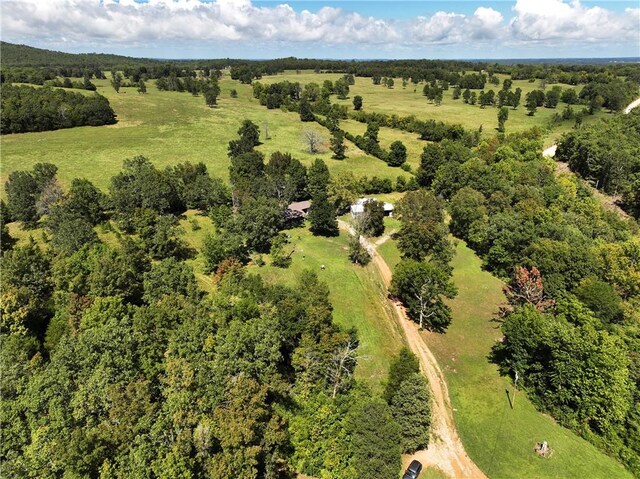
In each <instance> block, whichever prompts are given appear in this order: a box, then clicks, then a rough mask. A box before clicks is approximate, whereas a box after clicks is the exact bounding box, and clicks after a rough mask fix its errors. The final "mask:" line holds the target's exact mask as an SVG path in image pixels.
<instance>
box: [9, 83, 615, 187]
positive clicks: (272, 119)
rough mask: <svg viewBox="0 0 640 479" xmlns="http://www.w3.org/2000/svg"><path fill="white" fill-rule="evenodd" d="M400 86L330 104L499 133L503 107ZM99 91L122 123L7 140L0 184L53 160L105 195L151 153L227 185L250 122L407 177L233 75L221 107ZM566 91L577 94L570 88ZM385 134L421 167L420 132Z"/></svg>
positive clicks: (348, 124)
mask: <svg viewBox="0 0 640 479" xmlns="http://www.w3.org/2000/svg"><path fill="white" fill-rule="evenodd" d="M340 77H341V75H340V74H324V73H323V74H316V73H313V72H306V71H305V72H301V73H300V74H296V73H295V72H285V73H284V74H280V75H274V76H269V77H264V78H263V79H262V80H261V81H262V82H264V83H270V82H275V81H282V80H290V81H298V82H301V83H309V82H312V81H315V82H317V83H320V84H321V83H322V82H323V81H324V80H325V79H329V80H337V79H338V78H340ZM395 82H396V86H395V87H394V88H393V89H388V88H386V87H383V86H380V85H373V83H372V81H371V79H369V78H356V84H355V85H353V86H352V87H351V92H350V96H351V97H350V98H349V99H347V100H338V99H337V98H335V97H334V98H333V99H332V100H333V101H336V102H338V103H342V104H346V105H349V106H350V105H351V102H352V98H353V96H354V95H362V96H363V98H364V109H365V110H366V111H377V112H383V113H387V114H393V113H395V114H398V115H402V116H406V115H415V116H416V117H418V118H420V119H429V118H433V119H435V120H442V121H446V122H452V123H460V124H462V125H463V126H464V127H466V128H469V129H478V128H479V127H480V126H481V125H482V126H483V134H484V135H485V136H491V135H493V134H494V133H495V126H496V124H497V109H496V108H486V109H482V108H480V107H479V106H471V105H466V104H464V103H463V102H462V100H453V99H452V98H451V95H452V93H453V90H452V89H450V90H448V91H446V92H445V97H444V101H443V103H442V105H441V106H435V105H433V104H429V103H428V101H427V100H426V98H425V97H424V96H423V95H422V87H423V85H422V84H419V85H417V86H416V87H415V90H416V91H415V92H414V85H413V84H412V83H410V84H409V85H408V86H407V87H406V88H402V80H401V79H396V80H395ZM95 84H96V86H97V87H98V92H99V93H100V94H102V95H104V96H106V97H107V98H108V99H109V101H110V102H111V105H112V107H113V109H114V111H115V112H116V114H117V115H118V123H117V124H116V125H110V126H102V127H79V128H71V129H67V130H57V131H50V132H40V133H23V134H14V135H4V136H2V138H0V147H1V151H2V163H1V165H0V182H1V183H2V184H4V180H6V177H7V176H8V174H9V173H10V172H11V171H14V170H16V169H27V168H30V167H32V166H33V164H35V163H37V162H42V161H47V162H51V163H55V164H57V165H58V167H59V169H60V170H59V178H60V179H61V181H62V183H63V184H68V183H69V182H70V181H71V179H73V178H75V177H86V178H88V179H89V180H91V181H92V182H94V183H95V184H96V185H97V186H98V187H100V188H102V189H106V188H107V187H108V184H109V180H110V178H111V177H112V176H113V175H114V174H116V173H117V172H118V171H119V170H120V168H121V166H122V161H123V160H124V159H126V158H131V157H133V156H136V155H144V156H147V157H148V158H150V159H151V160H152V161H153V162H154V163H155V164H156V165H158V166H159V167H164V166H168V165H173V164H176V163H178V162H183V161H191V162H199V161H202V162H204V163H205V164H206V165H207V166H208V168H209V170H210V171H211V173H212V174H214V175H216V176H221V177H223V178H226V177H227V174H228V166H229V160H228V158H227V143H228V142H229V140H231V139H233V138H235V137H236V131H237V129H238V127H239V125H240V122H241V121H242V120H243V119H245V118H246V119H250V120H252V121H254V122H255V123H256V124H258V125H259V126H260V128H261V130H262V131H263V133H264V130H265V129H266V128H268V130H269V136H270V139H264V140H263V145H261V146H259V147H258V149H259V150H261V151H262V152H264V153H265V154H266V155H269V154H270V153H272V152H274V151H278V150H280V151H287V152H290V153H292V154H293V155H294V156H295V157H296V158H299V159H300V160H301V161H302V162H303V163H305V164H307V165H308V164H310V163H311V162H312V161H313V159H315V158H316V157H319V158H322V159H324V160H325V161H327V163H328V165H329V168H330V170H331V172H332V173H340V172H343V171H351V172H353V173H354V174H355V175H356V176H373V175H377V176H379V177H382V178H391V179H394V180H395V178H396V177H397V176H398V175H405V176H406V173H404V172H402V171H401V170H399V169H398V168H390V167H388V166H387V165H386V164H384V163H383V162H382V161H380V160H377V159H375V158H373V157H371V156H369V155H367V154H365V153H364V152H362V151H361V150H360V149H359V148H357V147H356V146H355V145H354V144H352V143H350V142H348V141H347V142H346V146H347V159H346V160H344V161H336V160H332V159H331V152H330V151H329V149H328V147H329V138H330V135H329V132H328V131H327V130H326V129H325V128H324V127H322V126H320V125H318V124H315V123H302V122H301V121H300V119H299V116H298V114H297V113H291V112H284V111H281V110H268V109H266V108H265V107H263V106H260V105H259V103H258V101H257V100H255V99H254V98H253V96H252V87H251V86H250V85H242V84H240V83H238V82H236V81H233V80H231V79H230V78H229V77H228V76H225V77H224V78H223V79H222V80H221V82H220V85H221V90H222V92H221V96H220V98H219V105H218V107H217V108H213V109H212V108H208V107H206V105H205V104H204V100H203V98H202V97H193V96H191V95H190V94H188V93H176V92H159V91H158V90H157V89H156V88H155V84H154V82H152V81H150V82H148V85H147V87H148V93H147V94H146V95H140V94H138V93H137V92H136V90H135V89H134V88H122V89H121V90H120V93H119V94H118V93H116V92H115V91H114V90H113V88H112V87H111V86H110V84H109V80H96V81H95ZM518 86H519V87H520V88H522V90H523V93H525V94H526V93H527V92H528V91H531V90H533V89H535V88H538V87H539V85H538V84H537V83H529V82H528V81H524V80H520V81H515V82H514V86H513V88H516V87H518ZM562 86H563V88H569V85H562ZM498 88H499V87H498ZM498 88H494V90H497V89H498ZM231 89H236V90H237V92H238V98H231V96H230V92H231ZM487 89H489V86H487ZM78 91H81V92H84V91H83V90H78ZM84 93H85V94H89V92H84ZM523 102H524V96H523ZM563 107H564V105H563V104H560V105H559V106H558V108H557V109H556V110H551V109H546V108H540V109H539V110H538V112H537V113H536V115H535V116H534V117H529V116H527V114H526V111H525V109H524V107H522V106H521V107H520V108H518V110H515V111H514V110H511V111H510V113H509V117H510V118H509V120H508V121H507V131H508V132H514V131H520V130H523V129H526V128H530V127H532V126H536V125H537V126H540V127H545V126H547V125H548V123H549V119H550V118H551V116H552V115H553V113H554V112H556V111H561V110H562V108H563ZM576 109H578V108H576ZM604 115H607V113H604V112H601V113H599V114H598V115H596V116H595V117H589V118H587V119H586V121H587V122H589V121H593V119H594V118H596V117H601V116H604ZM342 125H343V127H344V128H345V129H346V130H348V131H350V132H352V133H354V134H362V133H364V130H365V128H366V127H365V125H363V124H360V123H357V122H355V121H344V122H342ZM572 125H573V122H572V121H566V122H563V123H562V124H561V125H559V126H557V127H555V128H554V129H553V130H550V131H548V132H547V133H546V137H545V143H551V142H552V140H553V139H555V138H556V137H557V136H559V135H560V133H562V132H564V131H567V130H568V129H570V128H571V126H572ZM308 128H312V129H316V130H317V131H318V132H320V133H321V135H322V136H323V137H324V140H325V142H324V145H323V149H322V152H321V153H318V154H309V153H308V152H307V151H305V146H304V143H303V141H302V133H303V131H304V130H305V129H308ZM379 137H380V142H381V144H382V146H383V147H384V148H388V147H389V145H390V144H391V142H393V141H395V140H401V141H402V142H403V143H404V144H405V146H406V147H407V150H408V163H409V164H410V165H411V166H412V167H413V168H416V167H417V166H418V165H419V157H420V153H421V152H422V149H423V148H424V145H425V142H423V141H421V140H419V139H418V138H417V136H416V135H414V134H411V133H406V132H401V131H397V130H393V129H390V128H382V129H381V130H380V135H379Z"/></svg>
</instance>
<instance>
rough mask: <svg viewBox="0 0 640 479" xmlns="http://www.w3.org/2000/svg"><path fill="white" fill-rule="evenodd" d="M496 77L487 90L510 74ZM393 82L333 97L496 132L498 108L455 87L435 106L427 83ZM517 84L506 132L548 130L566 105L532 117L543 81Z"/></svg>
mask: <svg viewBox="0 0 640 479" xmlns="http://www.w3.org/2000/svg"><path fill="white" fill-rule="evenodd" d="M342 76H343V75H342V74H338V73H322V74H317V73H313V72H307V71H302V72H300V73H299V74H298V73H296V72H295V71H286V72H284V73H281V74H279V75H273V76H268V77H264V78H262V79H261V80H260V81H261V82H263V83H271V82H277V81H283V80H289V81H292V82H300V83H309V82H316V83H318V84H319V85H322V82H323V81H324V80H331V81H335V80H337V79H339V78H341V77H342ZM496 76H497V77H498V78H500V85H498V86H495V85H490V84H489V83H487V85H486V86H485V91H488V90H493V91H495V92H496V93H497V92H498V90H500V89H501V88H502V80H504V79H505V78H508V75H496ZM394 83H395V85H394V87H393V88H391V89H389V88H387V87H386V86H383V85H374V84H373V81H372V80H371V78H363V77H357V78H356V80H355V85H352V86H350V89H349V98H348V99H346V100H339V99H337V97H335V96H334V97H332V101H335V102H337V103H339V104H344V105H348V106H349V107H350V108H352V101H353V100H352V99H353V97H354V96H355V95H360V96H362V98H363V110H365V111H367V112H381V113H386V114H389V115H392V114H397V115H399V116H409V115H415V116H416V117H417V118H418V119H421V120H426V119H434V120H439V121H444V122H448V123H460V124H461V125H462V126H464V127H465V128H468V129H470V130H477V129H478V128H479V127H480V126H482V130H483V136H485V137H490V136H493V135H494V134H495V133H496V132H497V131H496V128H497V126H498V119H497V115H498V109H497V108H495V107H487V108H480V106H479V105H468V104H465V103H464V102H463V101H462V99H458V100H454V99H453V98H452V96H453V88H450V89H449V90H447V91H445V92H444V98H443V101H442V104H441V105H440V106H436V105H434V104H432V103H429V101H428V100H427V99H426V97H425V96H423V94H422V89H423V87H424V83H419V84H418V85H414V84H413V83H411V82H409V84H408V85H407V87H406V88H403V87H402V79H401V78H395V79H394ZM553 86H554V85H547V88H552V87H553ZM559 86H561V87H562V88H563V89H566V88H576V89H577V90H580V89H581V86H578V87H574V86H572V85H565V84H559ZM518 87H519V88H521V89H522V100H521V102H520V106H519V107H518V109H517V110H513V109H509V120H508V121H507V123H506V129H507V133H509V132H516V131H522V130H526V129H528V128H531V127H533V126H538V127H540V128H543V129H547V127H548V126H549V122H550V119H551V117H552V116H553V114H554V113H555V112H559V113H560V112H562V110H563V109H564V107H565V104H564V103H562V102H561V103H559V104H558V107H557V108H556V109H551V108H538V111H537V112H536V114H535V115H534V116H533V117H531V116H528V115H527V110H526V109H525V108H524V98H525V95H526V94H527V93H528V92H530V91H532V90H536V89H540V84H539V83H538V82H534V83H530V82H529V81H528V80H515V81H514V82H513V86H512V89H513V90H515V89H516V88H518ZM476 92H479V90H476ZM580 109H582V106H577V105H576V106H574V110H575V111H576V112H577V111H579V110H580ZM604 115H607V113H605V112H599V113H598V114H597V115H594V116H593V117H589V118H586V119H585V123H587V122H590V121H593V119H594V118H597V117H601V116H604ZM573 123H574V122H573V120H567V121H565V122H563V123H561V124H560V125H557V126H556V127H554V128H553V129H550V130H549V131H546V132H545V144H547V143H548V144H552V143H553V141H554V140H555V139H556V138H557V137H559V136H560V134H561V133H562V132H564V131H566V130H567V129H569V128H571V126H573ZM363 131H364V128H363ZM354 133H355V132H354ZM381 136H382V135H381ZM397 139H400V138H397Z"/></svg>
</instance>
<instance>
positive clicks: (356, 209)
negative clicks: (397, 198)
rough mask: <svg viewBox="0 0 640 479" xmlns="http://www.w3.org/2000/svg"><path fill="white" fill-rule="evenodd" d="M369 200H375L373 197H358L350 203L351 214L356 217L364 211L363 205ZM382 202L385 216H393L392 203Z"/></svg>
mask: <svg viewBox="0 0 640 479" xmlns="http://www.w3.org/2000/svg"><path fill="white" fill-rule="evenodd" d="M370 201H376V199H375V198H359V199H358V200H357V201H356V202H355V203H354V204H352V205H351V216H353V217H356V216H359V215H361V214H362V213H364V205H365V204H367V203H369V202H370ZM381 203H382V208H383V209H384V215H385V216H393V205H392V204H391V203H384V202H381Z"/></svg>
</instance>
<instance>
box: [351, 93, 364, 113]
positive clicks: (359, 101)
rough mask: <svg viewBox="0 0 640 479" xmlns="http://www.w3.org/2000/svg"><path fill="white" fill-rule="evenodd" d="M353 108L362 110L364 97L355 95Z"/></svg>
mask: <svg viewBox="0 0 640 479" xmlns="http://www.w3.org/2000/svg"><path fill="white" fill-rule="evenodd" d="M353 109H354V110H356V111H358V110H362V97H361V96H360V95H356V96H354V97H353Z"/></svg>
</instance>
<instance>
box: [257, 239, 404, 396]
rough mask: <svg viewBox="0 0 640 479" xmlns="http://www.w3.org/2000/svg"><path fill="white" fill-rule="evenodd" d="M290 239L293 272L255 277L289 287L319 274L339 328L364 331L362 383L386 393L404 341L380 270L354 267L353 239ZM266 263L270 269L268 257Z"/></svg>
mask: <svg viewBox="0 0 640 479" xmlns="http://www.w3.org/2000/svg"><path fill="white" fill-rule="evenodd" d="M288 233H289V235H290V236H291V243H292V244H293V245H295V253H294V254H293V262H292V264H291V266H289V268H287V269H282V268H276V267H274V266H271V265H269V264H267V265H265V266H262V267H258V266H256V265H252V266H250V268H249V271H251V272H254V273H258V274H260V275H262V276H263V277H264V278H265V279H266V280H267V281H269V282H278V283H284V284H288V285H295V284H296V281H297V278H298V277H299V275H300V274H301V273H302V271H304V270H305V269H310V270H312V271H315V272H316V273H317V274H318V277H319V278H320V280H322V281H324V282H325V283H326V284H327V285H328V286H329V291H330V300H331V304H332V305H333V308H334V309H333V317H334V320H335V321H336V323H337V324H339V325H340V326H342V327H344V328H345V329H348V328H352V327H355V328H356V330H357V331H358V338H359V340H360V347H359V349H358V366H357V369H356V377H357V378H359V379H362V380H364V381H365V382H367V383H368V384H369V385H370V387H371V388H372V390H373V391H374V392H380V391H381V386H382V382H383V381H384V380H386V377H387V373H388V369H389V361H390V358H391V357H392V356H393V355H394V354H396V353H397V352H398V351H399V350H400V348H401V346H402V343H403V338H402V333H401V332H400V330H399V328H398V326H397V325H396V324H395V323H394V322H393V321H391V320H389V319H388V317H389V316H388V314H389V311H387V310H385V308H388V305H387V302H386V300H385V292H384V289H383V287H382V282H381V280H380V278H379V276H378V275H377V274H376V272H375V269H374V268H375V267H374V266H373V265H369V266H367V267H362V266H358V265H354V264H352V263H351V262H350V261H349V258H348V257H347V253H348V246H347V243H348V236H347V234H346V233H345V232H343V231H341V232H340V236H339V237H335V238H324V237H318V236H313V235H312V234H311V233H310V232H309V230H308V228H307V227H304V228H296V229H292V230H289V231H288ZM265 260H267V263H269V258H268V256H265ZM322 265H324V266H325V269H322Z"/></svg>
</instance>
